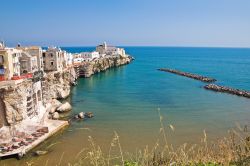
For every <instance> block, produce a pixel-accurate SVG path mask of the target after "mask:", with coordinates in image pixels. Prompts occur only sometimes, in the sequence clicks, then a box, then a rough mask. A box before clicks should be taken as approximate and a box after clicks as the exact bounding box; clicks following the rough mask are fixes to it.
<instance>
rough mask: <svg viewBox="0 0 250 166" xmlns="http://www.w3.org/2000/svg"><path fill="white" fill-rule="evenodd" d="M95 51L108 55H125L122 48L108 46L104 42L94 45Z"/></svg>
mask: <svg viewBox="0 0 250 166" xmlns="http://www.w3.org/2000/svg"><path fill="white" fill-rule="evenodd" d="M96 51H97V52H99V54H100V55H104V54H105V55H110V56H122V57H126V56H127V55H126V53H125V50H124V49H123V48H117V47H114V46H108V45H107V44H106V42H104V43H103V44H101V45H98V46H97V47H96Z"/></svg>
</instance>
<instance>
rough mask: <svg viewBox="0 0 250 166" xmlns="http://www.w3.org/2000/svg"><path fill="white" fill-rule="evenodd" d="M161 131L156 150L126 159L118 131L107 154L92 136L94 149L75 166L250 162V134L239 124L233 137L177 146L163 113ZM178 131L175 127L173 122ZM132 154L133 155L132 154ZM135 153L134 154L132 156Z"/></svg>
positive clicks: (196, 165)
mask: <svg viewBox="0 0 250 166" xmlns="http://www.w3.org/2000/svg"><path fill="white" fill-rule="evenodd" d="M158 113H159V117H160V124H161V128H160V133H161V135H162V137H163V142H164V143H163V145H160V144H159V142H156V144H155V146H154V147H153V148H152V149H149V148H148V147H146V148H144V149H143V150H140V151H138V153H136V155H132V157H129V159H127V157H126V159H127V160H126V161H125V155H124V153H123V151H122V147H121V144H120V141H119V136H118V134H117V133H116V132H115V134H114V138H113V140H112V141H111V144H110V150H109V154H103V152H102V150H101V148H100V147H99V146H97V145H96V144H95V143H94V141H93V139H92V138H91V137H89V142H90V144H91V148H90V149H89V151H88V152H86V154H84V155H82V156H81V157H80V159H79V161H78V162H77V163H75V164H74V166H80V165H83V163H84V165H86V163H88V164H87V165H93V166H111V165H122V166H163V165H170V166H179V165H184V166H187V165H190V166H219V165H232V166H233V165H242V166H244V165H245V166H247V165H250V137H248V135H247V128H244V129H242V128H241V127H240V126H238V128H239V130H240V132H236V131H234V130H232V131H230V132H229V136H228V137H225V138H223V139H221V140H219V141H218V142H216V143H210V144H208V141H207V135H206V132H205V131H204V134H203V135H204V136H203V138H202V140H201V142H200V144H199V145H188V144H183V145H182V146H180V147H179V148H176V149H174V148H173V146H172V145H170V144H169V143H168V140H167V133H166V130H165V127H164V125H163V117H162V116H161V114H160V110H159V109H158ZM169 127H170V128H171V129H172V130H173V131H174V127H173V126H172V125H169ZM113 148H118V150H119V154H116V155H115V156H112V155H111V150H112V149H113ZM128 156H129V155H128ZM130 156H131V155H130Z"/></svg>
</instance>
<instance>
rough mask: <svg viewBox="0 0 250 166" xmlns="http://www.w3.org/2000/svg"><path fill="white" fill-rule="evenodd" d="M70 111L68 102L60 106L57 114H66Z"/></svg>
mask: <svg viewBox="0 0 250 166" xmlns="http://www.w3.org/2000/svg"><path fill="white" fill-rule="evenodd" d="M70 110H72V107H71V105H70V104H69V103H68V102H66V103H64V104H62V105H61V106H60V107H59V108H57V112H68V111H70Z"/></svg>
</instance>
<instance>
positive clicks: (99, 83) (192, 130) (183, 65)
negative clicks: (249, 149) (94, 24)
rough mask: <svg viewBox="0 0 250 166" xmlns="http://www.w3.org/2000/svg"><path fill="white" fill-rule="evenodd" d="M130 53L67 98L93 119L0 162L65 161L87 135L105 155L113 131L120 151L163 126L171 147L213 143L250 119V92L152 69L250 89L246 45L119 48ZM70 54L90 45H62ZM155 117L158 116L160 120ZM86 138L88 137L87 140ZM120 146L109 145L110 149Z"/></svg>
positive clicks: (151, 141)
mask: <svg viewBox="0 0 250 166" xmlns="http://www.w3.org/2000/svg"><path fill="white" fill-rule="evenodd" d="M124 48H125V50H126V53H127V54H129V55H131V56H133V57H134V58H135V60H134V61H133V62H132V63H130V64H128V65H124V66H121V67H117V68H111V69H108V70H107V71H105V72H101V73H98V74H95V75H93V76H92V77H90V78H80V79H78V81H77V82H78V84H77V86H74V87H72V92H71V96H70V97H69V98H68V99H67V100H68V101H69V102H70V103H71V104H72V106H73V111H71V112H70V113H68V114H66V115H65V118H64V119H68V118H69V117H72V116H74V115H75V114H77V113H79V112H93V114H94V118H91V119H86V120H82V121H72V123H71V124H70V126H69V127H68V128H66V129H65V130H63V131H61V132H60V133H58V134H57V135H55V136H53V137H52V138H50V139H48V140H47V141H45V142H44V143H43V144H42V145H40V146H39V147H37V148H36V149H35V150H48V151H49V153H48V154H46V155H44V156H39V157H35V156H33V154H32V153H29V154H27V155H26V156H25V157H24V158H23V159H22V160H16V159H14V158H9V159H5V160H0V165H20V166H21V165H27V163H34V165H46V164H47V165H56V164H58V162H60V164H61V165H68V163H74V162H76V161H77V160H78V157H79V156H80V155H81V154H83V153H86V152H88V150H89V149H90V148H91V141H93V142H94V144H95V146H96V147H100V149H101V150H102V151H103V152H104V153H105V154H107V152H108V151H109V148H110V146H111V142H112V140H113V138H114V136H115V135H116V134H117V135H118V136H119V142H120V145H121V148H122V151H123V152H124V153H126V152H129V153H136V152H137V151H138V150H140V149H143V148H145V147H149V149H150V148H153V147H154V145H155V144H156V142H157V141H158V140H161V139H162V132H160V131H162V128H164V130H165V131H166V137H167V140H168V142H169V144H172V145H173V146H174V147H178V146H181V145H183V144H184V143H188V144H199V142H200V140H201V139H202V138H203V137H204V132H205V133H206V135H207V139H208V140H209V141H211V142H213V141H216V140H218V139H221V138H223V137H227V136H228V135H229V131H230V130H238V129H239V128H243V127H244V126H249V125H250V99H247V98H244V97H238V96H234V95H230V94H225V93H219V92H213V91H209V90H206V89H204V88H203V86H204V85H206V83H204V82H200V81H197V80H193V79H190V78H186V77H183V76H178V75H175V74H171V73H166V72H161V71H158V70H157V69H158V68H172V69H177V70H181V71H185V72H190V73H194V74H199V75H203V76H208V77H212V78H215V79H217V82H216V84H218V85H224V86H229V87H232V88H237V89H244V90H248V91H250V49H249V48H195V47H124ZM62 49H63V50H66V51H68V52H72V53H76V52H83V51H93V50H94V49H95V48H94V47H63V48H62ZM160 118H161V120H162V121H160ZM93 142H92V143H93ZM116 150H117V151H118V152H119V148H118V147H112V152H113V153H115V151H116Z"/></svg>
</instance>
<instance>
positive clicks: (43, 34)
mask: <svg viewBox="0 0 250 166" xmlns="http://www.w3.org/2000/svg"><path fill="white" fill-rule="evenodd" d="M0 15H1V16H0V40H4V41H5V43H6V44H7V45H10V46H12V45H16V44H17V43H21V44H23V45H41V46H50V45H54V46H94V45H97V44H99V43H102V42H103V41H106V42H107V43H110V44H112V45H120V46H192V47H250V0H0Z"/></svg>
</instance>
